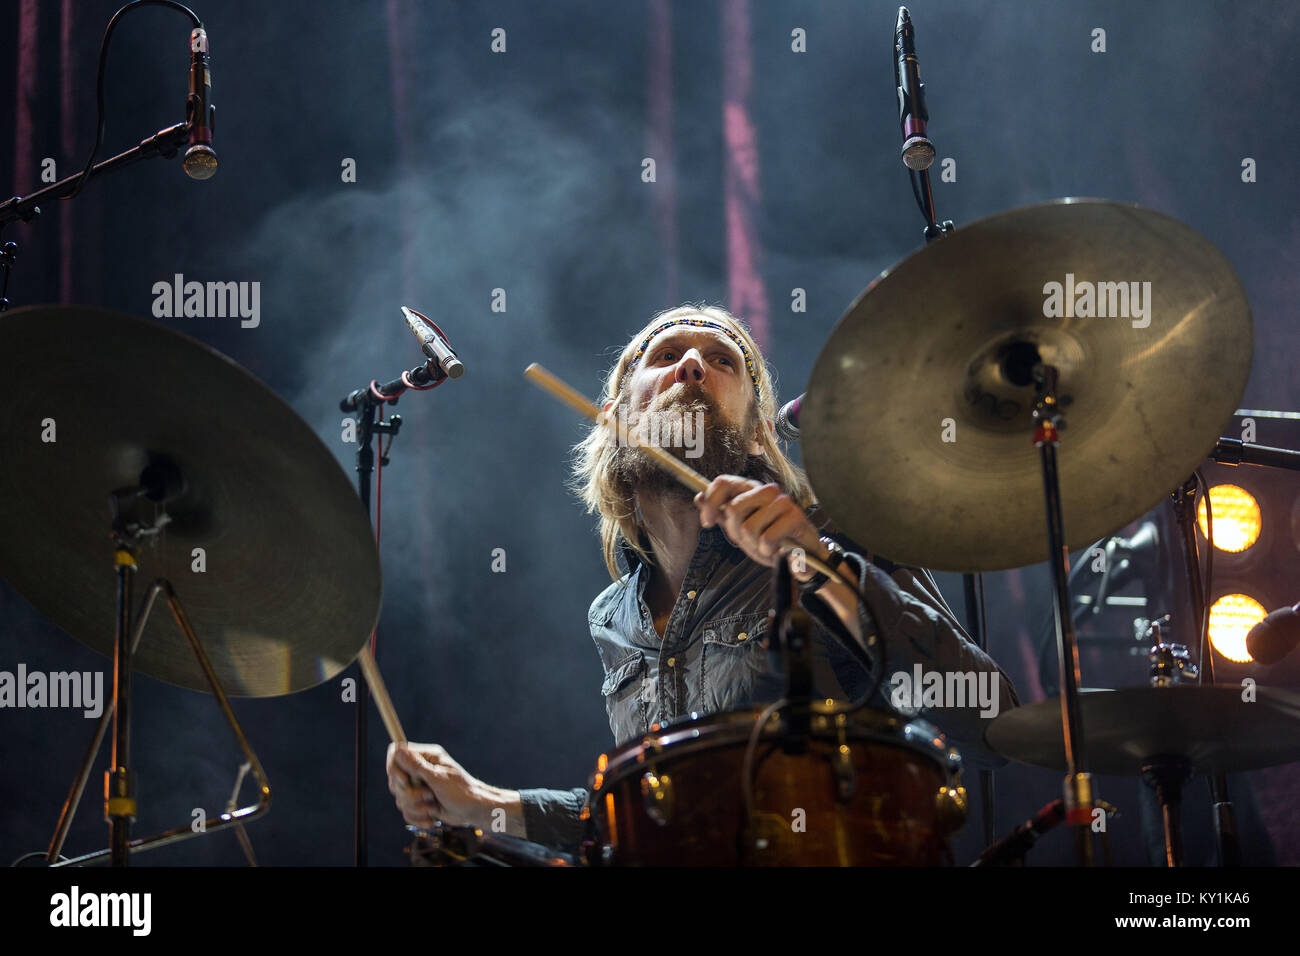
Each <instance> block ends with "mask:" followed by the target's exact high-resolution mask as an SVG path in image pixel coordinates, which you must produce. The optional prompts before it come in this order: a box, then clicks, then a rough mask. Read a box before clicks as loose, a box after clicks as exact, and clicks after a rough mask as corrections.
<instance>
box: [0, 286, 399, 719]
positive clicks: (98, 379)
mask: <svg viewBox="0 0 1300 956" xmlns="http://www.w3.org/2000/svg"><path fill="white" fill-rule="evenodd" d="M0 381H3V382H4V383H5V400H4V401H3V402H2V403H0V434H3V435H4V436H5V443H6V448H5V454H4V456H3V457H0V577H4V578H5V579H6V580H8V582H9V583H10V584H11V585H12V586H13V587H14V589H15V590H17V591H18V592H19V593H20V594H21V595H23V597H25V598H26V599H27V600H28V601H30V602H31V603H32V604H33V605H34V606H35V607H36V609H37V610H39V611H40V612H41V613H43V614H45V615H46V616H47V617H49V618H50V620H52V621H53V622H54V623H55V624H57V625H58V626H59V627H61V628H62V629H63V630H65V631H66V632H67V633H68V634H70V635H71V636H72V637H74V638H76V639H77V640H78V641H81V642H82V643H83V644H86V645H87V646H89V647H91V648H93V649H94V650H96V651H99V652H100V653H103V654H107V655H109V656H110V657H111V655H112V653H113V633H114V606H115V597H114V595H115V588H116V583H115V577H114V571H113V544H112V539H111V536H110V526H111V521H112V512H111V510H110V507H109V497H110V493H111V492H113V491H114V490H115V489H119V488H123V487H128V486H134V485H137V484H139V483H140V475H141V472H142V470H143V469H144V467H145V466H146V465H147V464H148V463H149V462H150V461H151V460H153V461H155V462H156V461H159V460H164V456H165V459H169V460H170V461H171V462H173V463H174V464H175V466H176V468H177V469H178V470H179V472H180V476H181V478H182V480H183V481H184V482H185V484H186V488H185V490H184V492H183V493H182V494H181V495H180V496H179V497H178V498H177V499H176V500H174V501H172V502H170V503H168V504H166V505H165V509H166V512H167V514H168V515H170V517H171V519H172V520H171V522H170V523H169V524H167V525H165V526H164V527H163V529H162V531H161V532H160V533H158V534H157V535H154V536H152V537H148V538H145V539H143V541H142V544H141V546H140V549H139V553H138V562H139V572H138V573H137V574H136V577H135V594H136V596H137V602H136V603H137V605H138V603H139V599H140V598H141V597H143V595H144V593H145V590H146V589H147V588H148V587H149V585H150V584H151V583H152V582H153V580H154V579H155V578H157V577H160V576H161V577H166V578H168V579H169V580H170V581H171V582H172V584H173V585H174V587H175V589H176V592H177V595H178V596H179V598H180V600H181V602H182V604H183V605H184V607H185V609H186V611H187V612H188V614H189V617H190V620H191V623H192V624H193V626H194V630H195V633H196V634H197V635H198V637H199V640H200V641H201V642H202V643H203V647H204V649H205V651H206V652H207V655H208V657H209V658H210V659H211V662H212V666H213V668H214V669H215V670H216V673H217V676H218V678H219V679H220V681H221V683H222V685H223V687H224V689H225V691H226V693H227V694H230V695H232V696H236V695H237V696H248V697H270V696H275V695H278V694H287V693H291V692H293V691H297V690H302V689H303V688H306V687H311V686H313V685H315V684H319V683H321V682H323V681H326V680H328V679H330V678H331V677H333V676H334V675H335V674H337V673H338V672H339V671H340V670H342V669H343V668H344V667H345V666H346V665H347V664H348V663H349V662H350V661H351V660H352V659H353V658H355V657H356V656H357V653H358V652H359V651H360V650H361V647H362V645H363V644H364V643H365V641H366V640H367V638H368V637H369V636H370V633H371V630H372V629H373V627H374V625H375V621H376V619H377V618H378V615H379V602H380V573H379V556H378V553H377V551H376V549H375V543H374V538H373V536H372V534H371V529H370V523H369V521H368V520H367V518H366V514H365V509H364V508H363V507H362V505H361V501H360V499H359V497H358V496H357V493H356V491H354V490H353V488H352V486H351V483H350V482H349V481H348V478H347V475H346V473H345V472H344V471H343V469H342V468H340V467H339V464H338V462H336V461H335V459H334V456H333V455H332V454H331V453H330V451H329V450H328V449H327V448H326V447H325V445H324V444H322V442H321V441H320V439H319V438H317V437H316V435H315V433H314V432H313V431H312V430H311V428H310V427H308V425H307V424H306V423H305V422H304V421H303V420H302V419H301V418H299V417H298V415H297V414H295V413H294V411H293V410H292V409H291V408H290V407H289V406H288V405H287V404H285V402H284V401H282V400H281V399H280V398H278V397H277V396H276V395H275V393H273V392H272V391H271V390H270V389H269V388H267V387H266V386H265V385H263V384H262V383H261V382H259V381H258V380H257V379H256V378H254V377H253V376H252V375H251V374H249V373H248V372H247V371H245V370H244V369H243V368H241V367H240V366H239V365H237V364H236V363H235V362H233V361H231V360H230V359H229V358H227V357H226V356H224V355H222V354H221V353H219V352H217V351H214V350H213V349H210V348H208V347H207V346H206V345H203V344H202V343H200V342H196V341H195V340H193V339H191V338H188V337H187V336H184V335H181V334H179V333H177V332H174V331H171V330H170V329H167V328H165V327H163V326H161V325H158V324H156V323H153V322H147V321H144V320H142V319H138V318H134V317H132V316H128V315H120V314H118V313H114V312H108V311H104V310H101V309H88V308H81V307H72V308H63V307H50V306H40V307H30V308H22V309H17V310H15V311H12V312H6V313H2V314H0ZM197 549H202V550H201V551H200V550H197ZM133 669H134V670H135V671H137V672H141V673H144V674H148V675H150V676H152V677H156V678H158V679H159V680H163V681H167V682H169V683H172V684H178V685H180V686H182V687H189V688H193V689H196V690H205V691H206V690H207V684H206V682H205V680H204V678H203V674H202V671H201V670H200V669H199V666H198V663H197V662H196V661H195V659H194V656H193V654H192V652H191V651H190V649H189V646H188V645H187V644H186V642H185V639H184V638H183V637H182V636H181V633H180V631H179V629H178V628H177V626H176V623H175V622H174V621H173V620H172V618H171V614H170V613H169V611H168V609H167V606H166V604H165V603H164V602H162V601H159V602H158V603H157V604H156V605H155V607H154V610H153V614H152V615H151V617H150V620H149V624H148V626H147V628H146V630H145V632H144V635H143V637H142V638H141V641H140V646H139V650H138V651H137V653H136V655H135V657H134V659H133Z"/></svg>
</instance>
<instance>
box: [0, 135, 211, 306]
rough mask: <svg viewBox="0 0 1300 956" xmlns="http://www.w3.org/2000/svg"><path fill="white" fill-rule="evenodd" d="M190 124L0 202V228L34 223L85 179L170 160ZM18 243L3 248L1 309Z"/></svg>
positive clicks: (0, 256)
mask: <svg viewBox="0 0 1300 956" xmlns="http://www.w3.org/2000/svg"><path fill="white" fill-rule="evenodd" d="M189 130H190V125H189V123H188V122H184V123H177V124H176V125H175V126H168V127H167V128H166V129H160V130H159V131H158V132H156V133H154V134H153V135H152V136H150V137H148V138H146V139H143V140H141V141H140V145H139V146H133V147H131V148H130V149H128V150H125V151H124V152H121V153H118V154H117V155H116V156H112V157H110V158H109V159H106V160H104V161H102V162H99V163H96V164H95V165H94V166H92V167H90V172H89V174H86V173H85V171H84V170H83V171H80V172H76V173H73V174H72V175H71V176H65V177H63V178H62V179H60V180H59V181H58V182H56V183H50V185H48V186H46V187H45V188H44V189H38V190H37V191H36V192H34V193H31V194H30V195H28V196H13V197H11V198H9V199H6V200H5V201H4V202H0V231H3V229H4V227H5V224H6V223H10V222H17V221H18V220H20V219H21V220H22V221H23V222H31V221H32V220H33V219H35V218H37V217H38V216H40V214H41V207H40V205H39V204H40V203H43V202H44V201H45V200H47V199H62V198H65V197H69V196H75V195H76V194H77V193H78V192H80V190H81V184H82V182H83V180H84V181H86V182H89V181H90V180H91V179H93V178H95V177H96V176H98V175H100V174H102V173H107V172H113V171H115V170H118V169H122V168H123V167H125V166H130V165H131V164H132V163H135V162H138V161H139V160H142V159H152V158H153V157H155V156H161V157H163V158H164V159H171V158H172V157H173V156H175V155H176V152H177V150H178V149H180V147H181V146H182V145H183V144H185V142H186V140H187V139H188V137H189ZM17 251H18V245H17V243H14V242H6V243H5V244H4V246H3V247H0V272H3V274H4V278H3V282H2V283H0V312H4V311H7V310H8V308H9V300H8V299H7V298H5V295H6V293H7V292H8V289H9V272H10V269H11V268H12V267H13V262H14V259H15V258H16V257H17Z"/></svg>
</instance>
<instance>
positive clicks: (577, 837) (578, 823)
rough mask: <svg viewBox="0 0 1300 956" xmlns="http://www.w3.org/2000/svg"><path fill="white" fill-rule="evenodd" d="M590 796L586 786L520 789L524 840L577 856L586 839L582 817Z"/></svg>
mask: <svg viewBox="0 0 1300 956" xmlns="http://www.w3.org/2000/svg"><path fill="white" fill-rule="evenodd" d="M589 795H590V791H588V790H587V789H586V788H584V787H574V788H573V789H571V790H541V789H533V790H520V791H519V800H520V803H521V804H522V805H523V810H524V835H525V838H526V839H528V840H531V841H532V842H534V843H542V844H545V845H546V846H549V847H554V848H555V849H558V850H562V851H564V852H566V853H577V852H578V851H579V849H580V848H581V844H582V840H583V837H584V836H585V833H584V830H585V824H584V823H583V821H582V820H581V819H580V815H581V814H582V808H583V807H585V806H586V805H587V798H588V796H589Z"/></svg>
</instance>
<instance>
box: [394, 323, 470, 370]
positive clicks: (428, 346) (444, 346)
mask: <svg viewBox="0 0 1300 956" xmlns="http://www.w3.org/2000/svg"><path fill="white" fill-rule="evenodd" d="M402 315H404V316H406V324H407V325H409V326H410V327H411V331H412V332H414V333H415V337H416V338H417V339H419V340H420V351H422V352H423V353H424V354H425V355H427V356H429V358H431V359H433V360H434V361H435V362H437V363H438V365H439V366H440V367H441V368H442V370H443V371H444V372H446V373H447V377H448V378H460V377H461V376H462V375H464V374H465V366H464V364H462V362H461V360H460V359H459V358H457V357H456V352H455V350H454V349H453V348H452V347H451V343H450V342H448V341H447V340H446V339H445V338H443V335H442V332H441V331H439V330H438V328H437V327H436V326H434V324H433V323H432V322H430V321H429V320H428V319H427V318H425V316H423V315H421V314H420V313H419V312H416V311H415V310H414V309H408V308H407V307H406V306H402Z"/></svg>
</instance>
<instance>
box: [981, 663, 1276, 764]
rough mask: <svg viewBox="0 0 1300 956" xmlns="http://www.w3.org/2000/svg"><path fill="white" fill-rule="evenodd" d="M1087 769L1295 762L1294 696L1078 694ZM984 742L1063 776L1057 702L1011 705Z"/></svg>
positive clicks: (1200, 690)
mask: <svg viewBox="0 0 1300 956" xmlns="http://www.w3.org/2000/svg"><path fill="white" fill-rule="evenodd" d="M1079 701H1080V706H1081V707H1082V708H1083V725H1084V727H1086V728H1087V747H1088V769H1089V770H1090V771H1091V772H1093V773H1103V774H1109V775H1114V776H1138V775H1139V774H1141V772H1142V767H1143V766H1144V765H1145V764H1146V763H1147V762H1148V761H1149V760H1150V759H1151V758H1152V757H1157V756H1170V755H1177V756H1181V757H1185V758H1187V760H1188V762H1189V763H1190V764H1191V767H1192V769H1193V770H1194V771H1195V772H1197V773H1204V774H1216V773H1237V772H1239V771H1243V770H1259V769H1262V768H1264V767H1273V766H1276V765H1278V764H1283V763H1291V762H1293V761H1295V760H1300V695H1297V694H1295V693H1293V692H1291V691H1285V690H1279V689H1277V688H1274V687H1258V688H1256V689H1255V697H1254V698H1253V699H1247V700H1242V689H1241V688H1240V687H1232V686H1217V685H1216V686H1210V687H1201V686H1196V685H1175V686H1173V687H1126V688H1123V689H1121V690H1112V691H1093V692H1083V693H1081V694H1080V696H1079ZM987 738H988V743H989V746H991V747H992V748H993V749H994V750H996V751H997V752H998V753H1000V754H1002V755H1003V756H1006V757H1010V758H1011V759H1012V760H1018V761H1020V762H1021V763H1027V764H1032V765H1033V766H1035V767H1046V768H1048V769H1049V770H1066V769H1068V768H1067V767H1066V763H1065V744H1064V743H1063V740H1062V734H1061V701H1060V698H1058V697H1051V698H1048V699H1047V700H1042V701H1039V702H1037V703H1035V704H1028V705H1026V706H1024V707H1017V708H1015V709H1014V710H1009V711H1007V712H1006V713H1004V714H1002V715H1000V716H999V717H998V718H997V719H996V720H994V721H993V723H992V724H991V725H989V729H988V734H987Z"/></svg>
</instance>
